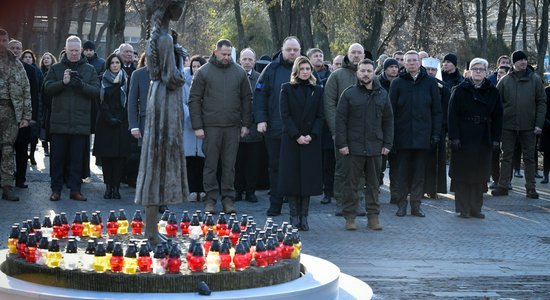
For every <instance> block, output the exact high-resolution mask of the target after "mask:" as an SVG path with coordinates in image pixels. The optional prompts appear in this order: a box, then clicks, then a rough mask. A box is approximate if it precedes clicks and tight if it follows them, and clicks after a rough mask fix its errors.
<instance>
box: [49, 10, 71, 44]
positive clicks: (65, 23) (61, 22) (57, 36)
mask: <svg viewBox="0 0 550 300" xmlns="http://www.w3.org/2000/svg"><path fill="white" fill-rule="evenodd" d="M73 6H74V2H72V1H62V0H58V1H57V22H55V31H54V40H55V45H56V46H55V47H54V48H52V49H53V51H54V53H59V52H61V50H63V49H64V48H65V40H66V39H67V36H68V35H69V28H70V25H71V16H72V11H73Z"/></svg>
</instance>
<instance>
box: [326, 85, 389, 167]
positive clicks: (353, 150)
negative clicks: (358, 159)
mask: <svg viewBox="0 0 550 300" xmlns="http://www.w3.org/2000/svg"><path fill="white" fill-rule="evenodd" d="M392 144H393V113H392V108H391V103H390V101H389V99H388V94H387V92H386V90H384V89H383V88H382V87H381V86H380V83H378V81H374V82H373V87H372V90H367V88H365V86H363V85H362V84H361V83H359V82H358V83H357V84H356V85H352V86H351V87H349V88H347V89H346V90H345V91H344V92H343V93H342V97H340V101H339V102H338V107H337V110H336V148H337V149H342V148H344V147H348V148H349V153H350V154H352V155H359V156H379V155H381V151H382V147H384V148H387V149H388V150H389V149H391V148H392Z"/></svg>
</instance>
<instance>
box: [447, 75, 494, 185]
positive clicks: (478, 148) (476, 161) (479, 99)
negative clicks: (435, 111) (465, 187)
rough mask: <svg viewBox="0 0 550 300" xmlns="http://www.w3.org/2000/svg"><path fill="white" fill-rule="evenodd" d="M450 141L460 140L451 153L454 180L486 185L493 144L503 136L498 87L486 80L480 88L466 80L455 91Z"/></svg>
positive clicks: (450, 111)
mask: <svg viewBox="0 0 550 300" xmlns="http://www.w3.org/2000/svg"><path fill="white" fill-rule="evenodd" d="M448 126H449V140H450V141H453V140H457V139H458V140H460V144H461V147H460V149H459V150H453V151H452V152H451V166H450V172H449V175H450V177H451V178H452V180H453V181H455V180H456V181H459V182H464V183H483V184H485V183H486V182H487V180H488V179H489V174H490V168H491V152H492V151H491V145H492V143H493V142H500V139H501V135H502V102H501V101H500V95H499V92H498V90H497V89H496V87H495V86H494V85H493V84H492V83H491V82H490V81H489V80H488V79H485V80H484V81H483V83H482V85H481V87H479V88H476V87H474V84H473V83H472V81H471V79H469V78H468V79H465V80H464V81H462V82H461V83H460V84H459V85H457V86H456V87H454V88H453V90H452V93H451V100H450V102H449V120H448Z"/></svg>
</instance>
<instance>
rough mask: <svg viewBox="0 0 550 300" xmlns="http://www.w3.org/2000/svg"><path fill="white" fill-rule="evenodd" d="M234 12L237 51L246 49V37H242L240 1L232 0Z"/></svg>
mask: <svg viewBox="0 0 550 300" xmlns="http://www.w3.org/2000/svg"><path fill="white" fill-rule="evenodd" d="M233 8H234V11H235V22H236V23H237V39H238V41H239V50H242V49H244V48H246V37H245V35H244V26H243V20H242V18H241V1H240V0H233Z"/></svg>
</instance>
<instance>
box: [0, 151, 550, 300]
mask: <svg viewBox="0 0 550 300" xmlns="http://www.w3.org/2000/svg"><path fill="white" fill-rule="evenodd" d="M92 159H93V156H92ZM36 160H37V162H38V165H37V166H32V167H31V168H30V169H29V172H28V175H27V178H28V179H27V183H28V185H29V188H28V189H15V192H16V194H17V195H19V196H20V197H21V201H19V202H13V203H12V202H7V201H0V235H1V237H2V238H1V239H0V247H2V248H5V247H6V242H7V236H8V234H9V230H10V225H11V224H12V223H14V222H21V221H23V220H27V219H32V217H34V216H38V217H40V219H41V220H42V219H43V217H44V215H49V214H51V213H52V210H53V211H55V212H62V211H64V212H66V213H67V216H68V217H69V221H72V218H73V216H74V212H76V211H81V210H87V211H95V210H101V211H102V212H103V215H104V216H105V217H106V215H107V213H108V211H109V210H111V209H115V210H117V209H119V208H124V209H125V210H126V214H127V216H128V217H129V218H131V217H132V215H133V213H134V211H135V210H136V209H142V207H140V206H138V205H135V204H134V203H133V200H134V198H133V197H134V189H132V188H128V187H126V185H124V186H123V187H122V188H121V194H122V197H123V198H122V199H121V200H105V199H103V198H102V196H103V192H104V185H103V183H102V175H101V171H100V170H99V169H98V168H97V167H96V166H95V165H92V173H93V175H92V177H91V178H90V180H89V181H87V182H86V183H84V184H83V188H82V193H83V194H84V195H85V196H86V197H88V201H87V202H77V201H72V200H69V195H68V194H69V192H68V190H67V189H64V190H63V192H62V198H61V201H58V202H51V201H49V195H50V192H51V191H50V188H49V183H50V181H49V174H48V171H49V167H48V163H47V157H46V159H44V156H43V152H42V149H41V148H40V147H39V150H37V152H36ZM385 180H387V177H386V178H385ZM387 183H388V182H387V181H386V183H385V185H384V186H383V187H382V189H381V193H380V201H381V203H382V207H381V215H380V221H381V223H382V225H384V230H382V231H380V232H374V231H369V230H367V229H366V228H367V224H366V223H367V222H366V218H358V227H359V229H358V230H357V231H355V232H349V231H345V230H344V229H343V228H344V219H343V218H340V217H335V216H334V212H335V207H336V206H335V204H334V203H332V204H328V205H321V204H320V200H321V197H320V196H319V197H314V198H313V199H312V201H311V208H310V217H309V218H310V222H309V223H310V227H311V229H310V231H308V232H301V233H300V234H301V237H302V241H303V244H304V248H303V251H304V253H307V254H311V255H315V256H319V257H321V258H324V259H327V260H329V261H331V262H333V263H335V264H336V265H338V266H339V267H340V269H341V270H342V271H343V272H345V273H348V274H350V275H352V276H355V277H357V278H359V279H361V280H364V281H365V282H367V283H368V284H369V285H370V286H371V287H372V289H373V291H374V293H375V298H374V299H436V298H437V299H441V298H443V299H483V297H488V299H501V298H512V299H550V185H541V184H538V186H537V189H538V191H539V193H540V195H541V198H540V199H538V200H532V199H528V198H525V196H524V192H525V188H524V187H523V184H524V179H514V180H513V185H514V190H513V191H512V192H511V193H510V195H509V196H506V197H498V198H497V197H492V196H490V195H488V194H486V195H485V204H484V208H483V211H484V213H485V214H486V219H485V220H478V219H461V218H458V217H456V215H455V214H454V200H453V195H450V194H448V195H441V197H440V199H437V200H425V201H423V204H424V205H423V209H424V212H425V213H426V218H417V217H411V216H406V217H403V218H398V217H396V216H395V211H396V207H395V206H394V205H391V204H389V192H388V186H387ZM257 195H258V199H259V202H258V203H248V202H237V203H236V207H237V211H238V213H239V214H242V213H246V214H249V215H253V216H254V217H255V219H256V221H257V223H258V224H259V225H263V223H264V222H265V219H266V216H265V211H266V210H267V207H268V205H269V200H268V195H267V191H258V192H257ZM218 205H220V204H219V203H218ZM202 208H203V205H202V203H184V204H179V205H171V206H170V209H171V210H173V211H175V212H176V215H177V216H178V218H179V216H180V215H181V212H182V211H183V210H190V211H191V210H196V209H202ZM287 219H288V206H287V205H285V206H284V208H283V215H282V216H279V217H275V218H274V220H275V222H277V223H279V224H280V223H281V222H283V221H285V220H287Z"/></svg>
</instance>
